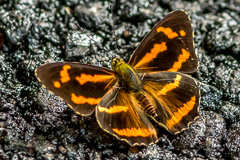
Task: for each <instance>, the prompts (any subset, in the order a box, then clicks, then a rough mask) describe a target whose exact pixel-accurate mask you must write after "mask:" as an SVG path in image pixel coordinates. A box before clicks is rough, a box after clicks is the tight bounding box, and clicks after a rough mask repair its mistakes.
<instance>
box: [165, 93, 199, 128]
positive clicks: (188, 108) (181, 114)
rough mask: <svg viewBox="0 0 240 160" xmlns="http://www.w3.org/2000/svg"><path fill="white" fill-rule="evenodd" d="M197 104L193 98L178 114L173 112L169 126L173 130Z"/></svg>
mask: <svg viewBox="0 0 240 160" xmlns="http://www.w3.org/2000/svg"><path fill="white" fill-rule="evenodd" d="M195 104H196V97H195V96H193V97H192V98H191V100H189V101H188V102H186V103H184V104H183V107H180V108H178V110H177V111H176V112H173V115H172V118H171V119H169V120H167V126H168V127H169V128H171V127H172V126H174V125H175V124H177V123H179V122H180V121H181V120H182V118H183V117H184V116H186V115H187V114H188V113H189V112H190V111H191V110H192V109H193V107H194V105H195Z"/></svg>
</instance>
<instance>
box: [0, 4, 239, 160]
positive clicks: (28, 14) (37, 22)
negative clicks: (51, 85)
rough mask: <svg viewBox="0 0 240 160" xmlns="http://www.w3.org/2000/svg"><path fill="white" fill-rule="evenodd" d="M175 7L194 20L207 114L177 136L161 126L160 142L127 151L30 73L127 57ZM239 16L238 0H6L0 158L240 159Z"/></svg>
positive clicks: (1, 29) (0, 62)
mask: <svg viewBox="0 0 240 160" xmlns="http://www.w3.org/2000/svg"><path fill="white" fill-rule="evenodd" d="M178 9H184V10H186V11H187V12H188V13H189V16H190V17H191V19H192V24H193V27H194V34H195V37H194V41H195V44H196V53H197V55H198V60H199V69H198V71H197V72H196V73H194V74H192V76H193V77H194V78H195V79H196V80H197V81H198V85H199V88H200V90H201V106H200V115H201V116H200V118H199V119H198V120H197V121H196V122H195V123H193V124H192V125H191V126H190V128H189V129H188V130H186V131H184V132H182V133H181V134H178V135H176V136H174V135H171V134H169V133H168V132H167V131H165V130H164V129H162V128H161V127H157V126H156V127H157V129H158V131H159V142H158V143H157V144H154V145H152V146H149V147H130V146H129V145H128V144H126V143H125V142H121V141H119V140H117V139H115V138H114V137H112V136H111V135H109V134H107V133H105V132H104V131H102V130H101V128H100V127H99V126H98V125H97V122H96V119H95V116H94V115H92V116H90V117H81V116H78V115H76V114H75V113H74V112H73V111H71V109H70V108H68V107H67V105H66V104H65V103H64V102H62V101H61V100H60V99H58V98H57V97H55V96H53V95H52V94H50V93H49V92H48V91H47V90H45V89H44V88H42V87H41V84H39V82H38V81H37V79H36V77H35V76H34V69H35V68H37V67H38V66H40V65H41V64H43V63H47V62H56V61H78V62H84V63H89V64H93V65H97V66H105V67H110V63H111V58H112V57H113V56H117V55H118V56H120V57H122V58H124V59H125V60H126V61H127V60H128V59H129V57H130V55H131V53H132V52H133V51H134V49H135V48H136V47H137V46H138V45H139V43H140V41H141V39H142V38H143V37H144V35H146V33H147V32H148V31H149V30H150V29H151V27H153V26H154V24H155V23H156V22H158V21H159V20H160V19H162V18H163V17H164V16H166V15H167V14H168V13H169V12H170V11H173V10H178ZM239 15H240V1H239V0H230V1H227V0H215V1H202V0H198V1H190V0H189V1H182V0H179V1H169V0H163V1H154V0H142V1H137V0H136V1H127V0H119V1H118V0H116V1H113V0H112V1H103V0H102V1H97V0H95V1H91V0H79V1H78V2H77V1H74V0H70V1H64V0H63V1H47V0H41V1H37V0H29V1H25V0H19V1H14V0H10V1H0V39H1V40H0V46H1V49H0V136H1V138H0V142H1V145H0V159H115V160H117V159H156V158H157V159H236V160H237V159H240V25H239V24H240V16H239ZM76 22H77V23H79V25H80V26H81V27H82V28H83V30H84V32H86V33H87V34H88V35H89V36H91V37H93V39H94V40H95V41H97V42H98V43H99V44H101V45H102V46H104V48H105V50H103V49H101V48H99V47H97V46H96V45H95V44H94V43H93V42H92V41H91V40H90V39H89V38H88V37H87V36H86V34H83V33H82V32H81V31H80V30H79V29H78V28H77V27H76V25H75V23H76ZM2 40H4V42H3V41H2ZM2 42H3V45H2ZM106 50H108V51H106Z"/></svg>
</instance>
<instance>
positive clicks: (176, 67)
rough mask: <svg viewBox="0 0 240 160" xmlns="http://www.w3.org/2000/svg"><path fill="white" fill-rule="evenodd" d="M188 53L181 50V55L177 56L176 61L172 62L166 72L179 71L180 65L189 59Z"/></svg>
mask: <svg viewBox="0 0 240 160" xmlns="http://www.w3.org/2000/svg"><path fill="white" fill-rule="evenodd" d="M189 57H190V53H189V52H188V51H186V50H185V49H182V54H180V55H179V57H178V61H177V62H174V64H173V67H172V68H171V69H169V70H168V71H171V72H174V71H178V70H180V68H181V67H182V64H183V63H184V62H186V61H187V59H189Z"/></svg>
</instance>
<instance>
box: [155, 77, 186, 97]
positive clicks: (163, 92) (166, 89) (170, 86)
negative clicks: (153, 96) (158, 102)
mask: <svg viewBox="0 0 240 160" xmlns="http://www.w3.org/2000/svg"><path fill="white" fill-rule="evenodd" d="M181 79H182V76H181V75H179V74H177V75H176V78H175V80H174V82H173V83H169V84H166V85H165V86H164V87H163V88H162V89H161V90H160V91H159V92H157V95H158V96H160V95H166V93H167V92H169V91H171V90H173V89H175V88H177V87H178V86H179V84H180V80H181Z"/></svg>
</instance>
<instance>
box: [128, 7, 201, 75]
mask: <svg viewBox="0 0 240 160" xmlns="http://www.w3.org/2000/svg"><path fill="white" fill-rule="evenodd" d="M129 64H130V65H131V66H133V67H134V68H135V69H136V71H138V72H146V71H180V72H185V73H190V72H193V71H195V70H196V68H197V65H198V62H197V57H196V54H195V51H194V42H193V30H192V26H191V22H190V19H189V17H188V15H187V14H186V13H185V12H184V11H182V10H180V11H175V12H172V13H170V14H169V15H167V16H166V17H165V18H163V19H162V20H161V21H160V22H158V23H157V24H156V25H155V26H154V27H153V29H152V30H151V31H150V32H149V33H148V34H147V36H146V37H145V38H144V39H143V40H142V42H141V44H140V45H139V46H138V48H137V49H136V50H135V51H134V53H133V55H132V57H131V59H130V60H129Z"/></svg>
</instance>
